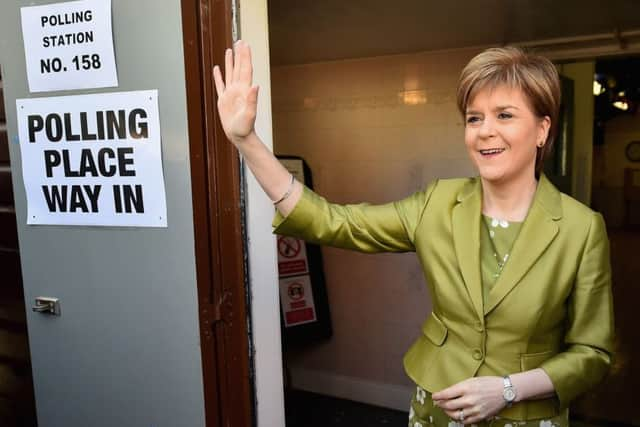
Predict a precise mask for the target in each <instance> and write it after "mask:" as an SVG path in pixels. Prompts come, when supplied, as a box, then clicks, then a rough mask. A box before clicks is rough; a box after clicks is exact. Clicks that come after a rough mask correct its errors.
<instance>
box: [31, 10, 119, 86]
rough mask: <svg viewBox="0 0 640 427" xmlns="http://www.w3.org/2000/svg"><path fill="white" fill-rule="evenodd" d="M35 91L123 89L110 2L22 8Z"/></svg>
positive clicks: (32, 84) (32, 82)
mask: <svg viewBox="0 0 640 427" xmlns="http://www.w3.org/2000/svg"><path fill="white" fill-rule="evenodd" d="M20 14H21V23H22V38H23V41H24V53H25V60H26V66H27V80H28V82H29V90H30V91H31V92H45V91H53V90H72V89H93V88H101V87H114V86H118V76H117V72H116V62H115V56H114V49H113V30H112V25H111V0H78V1H71V2H63V3H53V4H48V5H42V6H25V7H22V8H20Z"/></svg>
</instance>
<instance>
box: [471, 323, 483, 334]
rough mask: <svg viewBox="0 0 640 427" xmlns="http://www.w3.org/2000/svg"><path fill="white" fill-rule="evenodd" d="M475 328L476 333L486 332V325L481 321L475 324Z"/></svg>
mask: <svg viewBox="0 0 640 427" xmlns="http://www.w3.org/2000/svg"><path fill="white" fill-rule="evenodd" d="M473 327H474V329H475V330H476V331H478V332H480V333H482V332H484V325H483V324H482V322H480V321H478V322H475V323H474V324H473Z"/></svg>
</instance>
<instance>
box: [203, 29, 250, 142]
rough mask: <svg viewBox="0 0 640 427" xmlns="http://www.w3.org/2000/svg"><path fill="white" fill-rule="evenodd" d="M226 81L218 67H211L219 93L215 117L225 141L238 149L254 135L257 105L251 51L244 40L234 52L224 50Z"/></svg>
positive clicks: (236, 44) (235, 47) (236, 45)
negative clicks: (227, 139) (220, 125)
mask: <svg viewBox="0 0 640 427" xmlns="http://www.w3.org/2000/svg"><path fill="white" fill-rule="evenodd" d="M224 59H225V67H224V68H225V69H224V75H225V80H224V81H223V80H222V74H221V72H220V67H218V66H217V65H216V66H215V67H213V79H214V82H215V86H216V92H217V94H218V114H219V116H220V121H221V123H222V128H223V129H224V132H225V134H226V135H227V138H229V140H230V141H231V142H232V143H233V144H234V145H235V146H236V147H238V146H239V145H241V144H242V143H243V142H244V141H245V139H246V138H247V137H248V136H249V135H251V134H252V133H254V126H255V122H256V112H257V106H258V86H253V85H252V79H253V64H252V63H251V49H250V48H249V45H248V44H247V43H245V42H243V41H238V42H236V43H235V45H234V50H233V52H232V50H231V49H227V50H226V51H225V58H224Z"/></svg>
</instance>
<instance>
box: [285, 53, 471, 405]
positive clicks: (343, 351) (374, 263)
mask: <svg viewBox="0 0 640 427" xmlns="http://www.w3.org/2000/svg"><path fill="white" fill-rule="evenodd" d="M475 53H477V51H476V50H457V51H450V52H438V53H420V54H412V55H398V56H389V57H379V58H370V59H359V60H349V61H338V62H327V63H316V64H309V65H301V66H286V67H276V68H274V69H273V70H272V93H273V118H274V146H275V147H276V152H277V153H278V154H289V155H299V156H302V157H303V158H305V159H306V160H307V162H308V163H309V165H310V168H311V171H312V174H313V180H314V184H315V189H316V190H317V191H318V192H319V193H320V194H322V195H324V196H326V197H327V198H328V199H329V200H332V201H335V202H341V203H346V202H356V201H369V202H374V203H376V202H377V203H380V202H386V201H391V200H394V199H398V198H400V197H403V196H405V195H408V194H410V193H411V192H413V191H415V190H417V189H419V188H421V187H422V186H424V185H425V184H426V183H428V182H429V181H431V180H433V179H435V178H437V177H440V178H445V177H459V176H469V175H474V174H475V170H474V168H473V167H472V165H471V163H470V161H469V159H468V156H467V153H466V149H465V147H464V142H463V122H462V118H461V116H460V115H459V113H458V111H457V109H456V105H455V91H456V84H457V79H458V76H459V74H460V71H461V70H462V67H463V66H464V65H465V64H466V63H467V62H468V60H469V59H470V58H471V57H472V56H473V55H474V54H475ZM323 256H324V269H325V274H326V280H327V287H328V294H329V303H330V309H331V317H332V321H333V327H334V336H333V337H332V338H331V340H329V341H328V342H324V343H320V344H317V345H312V346H308V347H307V348H305V349H304V350H300V351H295V352H294V351H289V352H288V354H287V362H288V366H289V367H290V368H291V371H292V380H293V385H294V386H297V387H300V388H305V389H308V390H311V391H317V392H321V393H327V394H332V395H336V396H342V397H347V398H350V399H354V400H361V401H366V402H370V403H374V404H378V405H382V406H389V407H395V408H397V409H402V410H405V411H406V410H408V408H407V405H408V402H409V397H410V396H409V393H410V391H411V383H410V381H409V380H408V378H407V377H406V375H405V374H404V371H403V367H402V356H403V354H404V352H405V351H406V350H407V348H408V347H409V345H410V344H411V342H412V341H413V340H414V339H415V338H416V337H417V336H418V334H419V327H420V324H421V322H422V321H423V320H424V319H425V317H426V316H427V315H428V314H429V313H430V311H431V301H430V299H429V295H428V294H427V290H426V286H425V283H424V278H423V274H422V271H421V269H420V266H419V264H418V261H417V259H416V257H415V255H414V254H382V255H363V254H358V253H354V252H348V251H343V250H339V249H332V248H323Z"/></svg>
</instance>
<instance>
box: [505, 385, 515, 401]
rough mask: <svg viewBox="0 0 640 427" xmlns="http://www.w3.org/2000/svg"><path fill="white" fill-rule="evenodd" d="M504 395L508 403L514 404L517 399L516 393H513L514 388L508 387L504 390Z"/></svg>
mask: <svg viewBox="0 0 640 427" xmlns="http://www.w3.org/2000/svg"><path fill="white" fill-rule="evenodd" d="M503 395H504V399H505V400H506V401H507V402H513V400H514V399H515V398H516V393H515V391H513V389H512V388H509V387H507V388H505V389H504V393H503Z"/></svg>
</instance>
